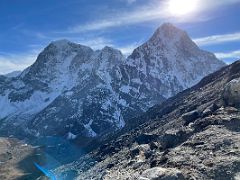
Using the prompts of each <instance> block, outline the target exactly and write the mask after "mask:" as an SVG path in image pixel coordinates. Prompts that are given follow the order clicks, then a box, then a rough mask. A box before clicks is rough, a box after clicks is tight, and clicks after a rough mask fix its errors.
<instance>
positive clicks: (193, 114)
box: [182, 110, 199, 124]
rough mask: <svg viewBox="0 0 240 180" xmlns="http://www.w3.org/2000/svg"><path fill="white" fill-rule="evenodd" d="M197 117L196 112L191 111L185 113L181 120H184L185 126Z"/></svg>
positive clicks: (197, 113)
mask: <svg viewBox="0 0 240 180" xmlns="http://www.w3.org/2000/svg"><path fill="white" fill-rule="evenodd" d="M198 117H199V112H198V111H197V110H193V111H191V112H188V113H185V114H183V115H182V118H183V120H185V122H186V124H189V123H191V122H193V121H195V120H196V119H197V118H198Z"/></svg>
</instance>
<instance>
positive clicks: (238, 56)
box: [215, 50, 240, 59]
mask: <svg viewBox="0 0 240 180" xmlns="http://www.w3.org/2000/svg"><path fill="white" fill-rule="evenodd" d="M215 55H216V56H217V58H219V59H228V58H234V59H240V50H237V51H232V52H227V53H215Z"/></svg>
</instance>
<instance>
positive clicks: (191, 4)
mask: <svg viewBox="0 0 240 180" xmlns="http://www.w3.org/2000/svg"><path fill="white" fill-rule="evenodd" d="M198 6H199V0H169V4H168V8H169V12H170V13H171V14H172V15H174V16H184V15H187V14H190V13H193V12H194V11H196V10H197V8H198Z"/></svg>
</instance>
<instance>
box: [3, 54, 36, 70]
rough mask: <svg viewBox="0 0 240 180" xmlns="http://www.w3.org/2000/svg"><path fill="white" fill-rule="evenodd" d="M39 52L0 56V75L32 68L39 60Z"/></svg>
mask: <svg viewBox="0 0 240 180" xmlns="http://www.w3.org/2000/svg"><path fill="white" fill-rule="evenodd" d="M38 53H39V51H38V50H36V51H35V50H34V51H31V52H26V53H24V54H2V53H1V54H0V74H7V73H10V72H12V71H18V70H23V69H25V68H26V67H28V66H30V65H31V64H32V63H33V62H34V61H35V60H36V58H37V54H38Z"/></svg>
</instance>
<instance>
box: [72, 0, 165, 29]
mask: <svg viewBox="0 0 240 180" xmlns="http://www.w3.org/2000/svg"><path fill="white" fill-rule="evenodd" d="M164 18H167V16H166V12H165V10H163V9H162V8H161V6H160V5H159V4H151V5H148V6H145V7H140V8H137V9H135V10H133V11H129V12H115V13H114V14H109V15H108V17H107V18H106V19H101V20H99V21H93V22H90V23H87V24H83V25H76V26H74V27H71V28H69V30H68V32H69V33H79V32H86V31H93V30H103V29H107V28H113V27H119V26H123V25H132V24H137V23H141V22H146V21H152V20H159V19H164Z"/></svg>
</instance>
